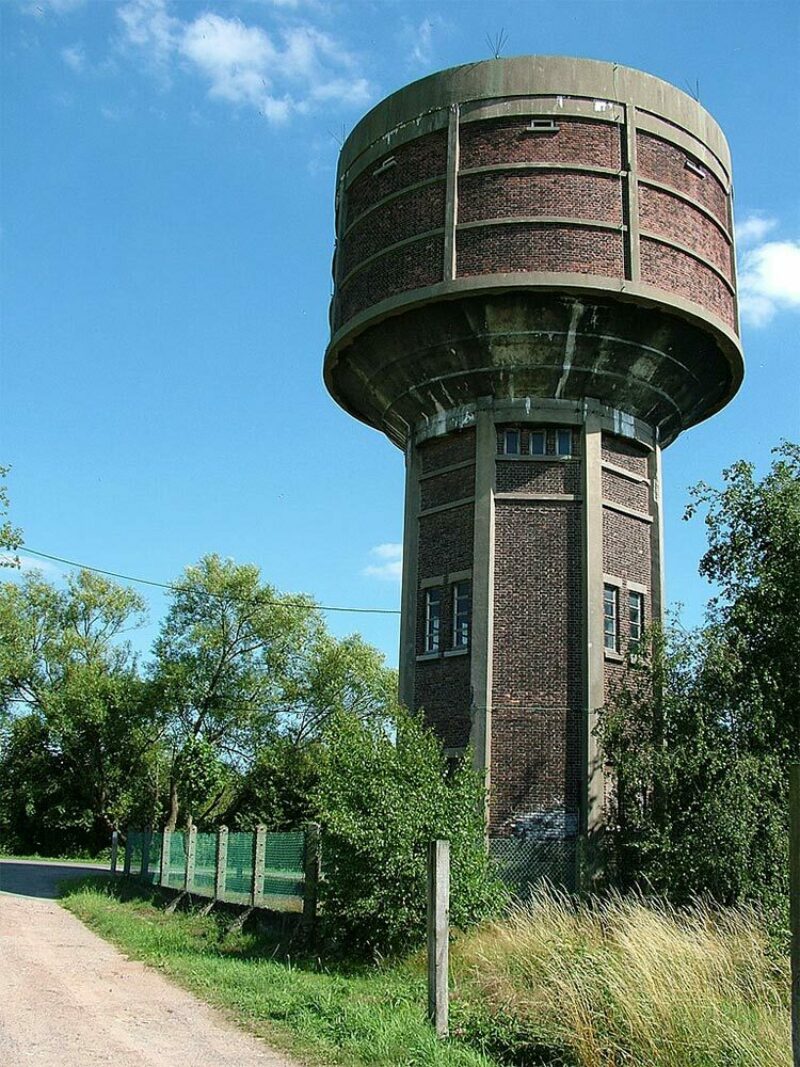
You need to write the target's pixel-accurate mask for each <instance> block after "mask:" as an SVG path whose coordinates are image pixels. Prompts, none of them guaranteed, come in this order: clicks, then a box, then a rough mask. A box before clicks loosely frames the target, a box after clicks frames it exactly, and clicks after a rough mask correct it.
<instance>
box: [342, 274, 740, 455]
mask: <svg viewBox="0 0 800 1067" xmlns="http://www.w3.org/2000/svg"><path fill="white" fill-rule="evenodd" d="M472 280H473V281H474V279H472ZM445 284H446V283H445ZM628 285H629V287H630V283H628ZM450 287H452V283H450V286H448V288H450ZM430 290H431V287H430V286H427V287H425V288H424V289H418V290H414V291H412V292H411V293H404V294H401V295H400V296H399V297H394V298H392V299H391V300H389V301H387V302H386V303H387V304H388V305H391V306H389V307H387V308H386V310H385V311H384V313H383V314H380V315H378V316H377V317H374V316H370V317H369V318H367V319H365V321H363V322H361V323H359V324H358V326H357V327H356V328H355V329H353V328H352V327H351V324H350V323H348V324H346V325H345V326H344V327H343V328H342V329H340V330H339V331H338V332H337V333H336V334H335V335H334V336H333V337H332V338H331V340H330V341H329V343H328V345H327V347H326V349H325V358H324V361H323V366H322V379H323V384H324V385H325V388H326V389H327V391H328V394H329V395H330V396H331V397H333V399H334V400H335V401H336V403H337V404H338V405H339V407H341V408H342V409H343V410H344V411H346V412H347V413H348V414H349V415H351V416H352V417H353V418H355V419H357V420H358V421H359V422H362V423H364V425H366V426H370V427H372V428H373V429H375V430H377V431H378V432H379V433H383V432H385V431H384V430H383V428H382V427H380V426H376V425H375V423H374V422H372V421H370V419H368V418H366V417H365V416H364V415H363V414H362V413H361V411H360V410H359V409H358V407H357V406H356V405H355V404H353V403H351V402H350V400H348V399H347V398H346V397H345V396H344V395H343V393H342V392H341V391H340V390H339V389H338V388H337V386H336V381H335V379H336V368H337V365H338V362H339V358H340V356H341V354H342V353H343V352H345V351H346V350H347V348H349V347H350V345H351V344H352V343H354V342H355V341H356V340H357V338H358V336H359V335H360V334H362V333H366V332H368V331H369V329H370V328H371V327H372V326H374V325H377V324H379V323H381V322H383V321H385V320H386V319H391V318H393V317H395V316H399V315H402V314H405V313H406V312H410V311H414V310H415V309H417V308H419V307H421V306H424V305H426V304H435V303H439V302H440V301H441V300H443V299H444V300H447V299H450V300H460V299H469V298H470V296H474V297H480V296H489V295H490V294H491V291H492V290H494V291H495V292H498V293H500V292H503V291H509V290H513V291H522V292H524V291H534V292H535V291H538V292H543V291H545V292H556V293H569V292H570V291H571V289H570V286H569V284H564V283H559V284H557V285H552V286H550V285H541V284H538V285H537V284H536V283H531V282H530V281H529V280H526V281H519V282H518V283H516V284H512V285H510V284H508V283H506V284H503V285H497V286H491V287H489V286H487V287H485V288H484V287H480V288H476V289H472V291H470V289H468V288H464V289H461V288H460V287H459V288H455V287H452V290H451V291H450V292H448V293H447V294H443V293H442V294H438V293H437V294H433V295H432V294H431V291H430ZM573 291H574V293H575V294H576V295H577V294H580V295H582V296H583V295H585V294H587V293H592V294H594V295H596V296H597V297H599V298H600V299H602V298H606V299H608V298H609V297H610V296H611V295H612V293H611V292H610V291H609V290H608V289H605V288H602V287H598V286H594V285H588V286H583V285H580V286H578V285H576V286H574V290H573ZM423 294H426V295H423ZM613 296H614V298H615V299H616V300H621V301H622V302H624V303H628V302H630V303H634V304H641V301H642V295H641V294H637V293H634V292H633V291H628V292H624V293H622V292H614V293H613ZM646 300H647V302H648V303H652V304H654V305H656V306H658V307H660V309H661V310H662V311H663V312H665V313H667V314H672V315H676V316H678V317H680V318H685V319H687V320H688V321H689V322H691V323H693V324H694V325H695V326H696V327H698V328H699V329H701V330H702V331H703V332H706V333H711V334H712V335H713V336H714V337H715V340H716V343H717V347H718V351H719V353H720V355H721V356H723V358H724V359H725V360H726V362H727V364H728V367H729V369H730V372H731V384H730V389H729V390H728V392H727V393H726V395H725V397H724V398H722V399H721V400H720V401H718V402H717V403H716V404H714V405H712V406H711V407H709V408H707V409H706V410H705V411H704V412H703V414H702V416H701V417H700V418H698V419H696V420H694V421H693V422H692V423H691V424H689V425H688V426H685V427H683V430H682V431H681V432H684V431H685V430H687V429H691V427H692V426H697V425H699V424H700V423H701V422H705V421H706V420H707V419H710V418H711V417H712V416H713V415H716V414H717V413H718V412H719V411H721V410H722V409H723V408H724V407H725V406H726V405H727V404H729V403H730V401H731V400H733V398H734V397H735V396H736V394H737V393H738V392H739V389H740V388H741V385H742V382H743V381H744V374H745V363H744V356H743V353H742V347H741V341H740V339H739V337H738V336H737V335H736V334H735V333H734V331H733V330H731V329H730V328H729V327H727V326H726V324H725V323H724V322H722V320H721V319H720V320H716V321H714V320H712V318H711V316H710V315H709V314H708V312H706V311H705V309H700V308H699V307H697V306H690V305H689V302H688V301H681V303H680V304H677V303H675V302H673V301H672V300H666V299H665V298H664V296H663V294H659V293H658V291H654V292H648V293H647V296H646ZM672 440H674V438H673V439H671V440H670V441H668V442H667V444H670V443H671V441H672Z"/></svg>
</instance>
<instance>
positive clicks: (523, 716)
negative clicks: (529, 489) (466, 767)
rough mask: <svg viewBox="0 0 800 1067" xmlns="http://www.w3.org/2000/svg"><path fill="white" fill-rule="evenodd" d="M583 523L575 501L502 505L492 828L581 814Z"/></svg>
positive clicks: (498, 532) (497, 534)
mask: <svg viewBox="0 0 800 1067" xmlns="http://www.w3.org/2000/svg"><path fill="white" fill-rule="evenodd" d="M576 465H577V464H576ZM509 466H510V465H509ZM580 525H581V524H580V505H579V504H577V503H569V502H565V503H553V504H550V503H548V504H539V503H533V502H531V503H529V502H524V501H523V502H520V501H507V502H506V501H498V503H497V505H496V510H495V588H494V655H493V685H492V796H491V823H492V827H493V829H494V830H495V831H498V832H502V831H503V830H506V831H507V830H509V829H510V827H509V819H510V818H511V817H512V815H516V814H519V813H520V812H523V813H524V812H529V811H531V810H541V809H543V808H546V807H554V808H557V807H559V806H560V807H562V808H563V807H564V806H565V805H566V806H567V808H568V809H569V810H572V811H574V810H576V805H577V795H578V780H579V777H578V747H577V745H578V726H579V723H580V707H581V701H582V696H581V694H582V687H581V686H582V682H581V675H582V654H581V632H582V604H581V588H582V586H581V532H580ZM526 746H527V747H526Z"/></svg>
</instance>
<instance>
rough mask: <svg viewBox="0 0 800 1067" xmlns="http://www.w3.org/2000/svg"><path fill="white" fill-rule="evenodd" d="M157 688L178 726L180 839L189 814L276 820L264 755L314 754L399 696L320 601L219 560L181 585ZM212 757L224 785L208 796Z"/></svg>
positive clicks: (192, 571)
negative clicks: (330, 731) (338, 721)
mask: <svg viewBox="0 0 800 1067" xmlns="http://www.w3.org/2000/svg"><path fill="white" fill-rule="evenodd" d="M152 680H153V682H154V685H155V688H156V691H157V693H158V694H159V700H160V703H161V707H162V708H163V709H164V711H165V713H166V715H167V717H168V720H169V724H170V725H169V739H170V743H171V745H172V751H173V757H172V764H171V774H170V798H169V818H168V826H170V827H173V828H174V827H175V826H176V825H177V822H178V818H179V814H180V812H181V810H183V811H185V813H186V815H187V818H189V819H192V820H194V821H198V820H200V821H203V820H207V819H208V818H209V817H210V815H211V813H212V812H218V813H220V812H222V811H223V810H224V809H225V808H226V807H227V808H229V809H230V810H231V812H232V813H234V812H235V814H236V817H237V819H238V820H239V821H240V822H242V821H247V819H248V818H249V813H252V814H253V815H255V812H256V809H257V810H258V812H259V814H260V817H265V813H264V806H263V804H262V803H261V802H259V801H258V800H257V799H256V798H255V797H254V796H253V793H252V787H253V784H254V782H255V780H256V778H257V777H258V776H257V775H256V777H255V778H254V777H253V775H254V774H255V770H256V767H257V763H258V759H259V753H263V750H264V749H265V748H266V747H267V746H269V745H274V744H276V743H279V742H280V743H281V744H283V743H285V742H286V741H290V742H292V743H293V744H295V745H304V744H308V743H311V742H312V741H314V740H315V739H317V738H318V737H319V735H320V732H321V730H322V729H323V727H324V724H325V722H326V720H327V719H328V718H329V717H330V716H331V715H332V714H333V713H334V712H336V711H339V710H343V709H349V710H352V711H354V712H356V713H357V714H359V715H361V716H378V717H379V716H381V715H383V714H384V713H385V708H386V707H387V704H388V702H389V701H390V694H391V691H392V689H393V674H392V672H390V671H387V669H386V668H385V667H384V666H383V660H382V657H381V656H380V654H379V653H378V652H376V651H375V650H374V649H372V648H370V647H369V646H368V645H366V644H365V643H364V642H363V641H362V640H361V638H359V637H350V638H346V639H344V640H343V641H337V640H336V639H335V638H333V637H332V636H331V635H330V634H328V633H327V631H326V629H325V625H324V622H323V620H322V616H321V614H320V612H319V610H318V609H317V608H316V607H315V605H314V603H313V601H311V600H310V599H309V598H308V597H302V596H287V595H281V594H279V593H278V592H277V591H276V590H275V589H274V588H273V587H272V586H270V585H266V584H263V583H262V582H261V577H260V574H259V570H258V568H257V567H255V566H253V565H250V564H236V563H234V562H233V561H232V560H222V559H220V557H219V556H215V555H211V556H205V557H204V558H203V559H201V560H200V561H199V563H197V564H196V565H195V566H193V567H189V568H187V570H186V572H185V575H184V576H183V578H182V579H181V580H180V581H179V582H177V583H176V585H175V587H174V593H173V600H172V604H171V605H170V608H169V611H168V613H167V617H166V619H165V621H164V623H163V625H162V628H161V632H160V635H159V637H158V640H157V641H156V644H155V661H154V666H153V670H152ZM201 757H202V758H203V760H204V761H205V763H204V774H205V777H206V779H207V780H208V781H209V782H210V781H211V779H212V778H214V777H215V776H216V785H215V787H214V788H213V789H210V788H206V789H205V792H204V791H203V790H199V791H198V790H196V789H192V788H190V785H191V781H192V780H197V779H198V777H199V776H200V775H199V768H198V762H197V761H198V759H199V758H201ZM190 763H191V765H192V766H193V768H194V779H192V776H191V775H190V774H189V768H190ZM287 766H288V764H287ZM225 768H227V771H225V770H224V769H225ZM274 770H275V768H274V767H273V771H274ZM239 792H243V793H249V795H250V796H251V798H252V800H253V807H252V809H250V808H248V806H247V805H246V804H245V803H244V799H245V798H244V796H239V795H238V793H239ZM275 817H276V819H278V821H280V819H279V818H278V814H277V812H276V816H275Z"/></svg>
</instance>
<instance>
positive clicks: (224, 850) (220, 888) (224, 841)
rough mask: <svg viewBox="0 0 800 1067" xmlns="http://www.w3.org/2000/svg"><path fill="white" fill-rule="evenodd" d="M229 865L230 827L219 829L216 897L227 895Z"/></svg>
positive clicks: (221, 898)
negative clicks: (226, 869)
mask: <svg viewBox="0 0 800 1067" xmlns="http://www.w3.org/2000/svg"><path fill="white" fill-rule="evenodd" d="M227 865H228V827H227V826H220V828H219V830H217V873H216V876H215V878H214V899H215V900H223V899H224V897H225V868H226V867H227Z"/></svg>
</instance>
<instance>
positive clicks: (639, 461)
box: [602, 433, 648, 478]
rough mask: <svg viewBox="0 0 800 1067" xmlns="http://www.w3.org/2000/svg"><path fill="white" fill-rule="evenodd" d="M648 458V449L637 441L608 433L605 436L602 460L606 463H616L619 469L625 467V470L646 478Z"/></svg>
mask: <svg viewBox="0 0 800 1067" xmlns="http://www.w3.org/2000/svg"><path fill="white" fill-rule="evenodd" d="M647 457H648V452H647V449H646V448H643V447H642V446H641V445H639V444H637V443H636V442H635V441H630V440H628V439H627V438H625V437H615V436H613V435H611V434H607V433H604V434H603V441H602V460H603V462H604V463H614V464H616V465H617V466H618V467H624V468H625V470H629V471H631V472H632V473H633V474H639V475H641V477H642V478H646V477H647Z"/></svg>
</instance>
